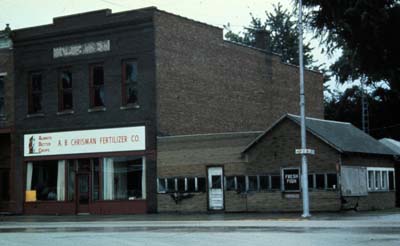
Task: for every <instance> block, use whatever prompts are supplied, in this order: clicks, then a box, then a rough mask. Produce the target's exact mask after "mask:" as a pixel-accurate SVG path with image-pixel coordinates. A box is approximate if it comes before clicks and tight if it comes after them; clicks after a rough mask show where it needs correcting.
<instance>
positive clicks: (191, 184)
mask: <svg viewBox="0 0 400 246" xmlns="http://www.w3.org/2000/svg"><path fill="white" fill-rule="evenodd" d="M186 181H187V191H188V192H195V191H196V180H195V178H186Z"/></svg>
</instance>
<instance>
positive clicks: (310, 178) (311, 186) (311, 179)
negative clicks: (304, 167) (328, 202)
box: [308, 174, 315, 189]
mask: <svg viewBox="0 0 400 246" xmlns="http://www.w3.org/2000/svg"><path fill="white" fill-rule="evenodd" d="M308 188H309V189H314V188H315V184H314V175H313V174H309V175H308Z"/></svg>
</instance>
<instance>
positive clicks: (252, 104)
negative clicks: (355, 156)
mask: <svg viewBox="0 0 400 246" xmlns="http://www.w3.org/2000/svg"><path fill="white" fill-rule="evenodd" d="M154 23H155V28H156V29H155V47H156V50H155V55H156V77H157V116H158V124H157V125H158V132H159V134H162V135H177V134H178V135H179V134H193V133H215V132H235V131H249V130H265V129H266V127H268V126H269V125H271V124H272V122H274V121H275V120H276V119H278V118H279V117H280V116H282V115H283V114H284V113H287V112H291V113H297V112H298V108H299V107H298V94H299V87H298V84H299V83H298V68H297V67H295V66H291V65H287V64H283V63H282V62H281V61H280V57H279V56H277V55H273V54H266V53H265V52H261V51H260V50H257V49H253V48H249V47H244V46H240V45H237V44H233V43H230V42H227V41H224V40H223V33H222V29H220V28H217V27H212V26H209V25H205V24H202V23H198V22H194V21H192V20H188V19H186V18H182V17H178V16H175V15H171V14H167V13H164V12H161V11H157V12H156V13H155V17H154ZM305 81H306V85H305V86H306V93H307V95H309V96H307V98H306V100H307V112H308V115H309V116H314V117H319V118H322V117H323V93H322V92H323V86H322V75H321V74H320V73H316V72H311V71H306V72H305Z"/></svg>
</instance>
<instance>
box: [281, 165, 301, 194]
mask: <svg viewBox="0 0 400 246" xmlns="http://www.w3.org/2000/svg"><path fill="white" fill-rule="evenodd" d="M282 175H283V189H284V190H286V191H298V190H300V171H299V169H298V168H287V169H283V172H282Z"/></svg>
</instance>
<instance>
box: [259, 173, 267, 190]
mask: <svg viewBox="0 0 400 246" xmlns="http://www.w3.org/2000/svg"><path fill="white" fill-rule="evenodd" d="M259 178H260V190H268V186H269V185H268V183H269V182H268V176H260V177H259Z"/></svg>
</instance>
